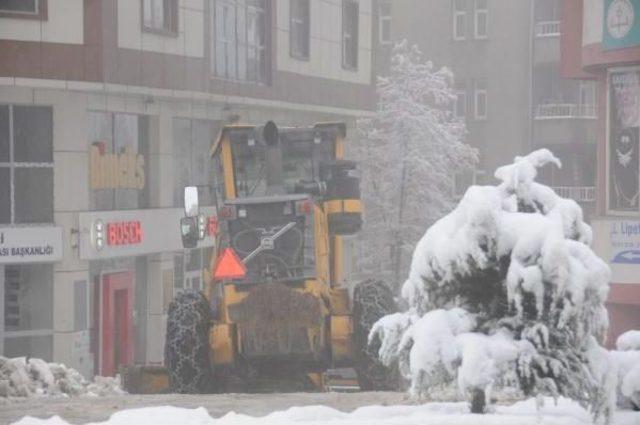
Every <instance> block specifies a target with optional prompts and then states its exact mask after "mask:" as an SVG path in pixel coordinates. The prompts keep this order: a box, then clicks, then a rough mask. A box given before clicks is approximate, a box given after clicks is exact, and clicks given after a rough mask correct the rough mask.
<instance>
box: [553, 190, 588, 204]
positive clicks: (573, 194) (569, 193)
mask: <svg viewBox="0 0 640 425" xmlns="http://www.w3.org/2000/svg"><path fill="white" fill-rule="evenodd" d="M552 189H553V190H554V192H556V193H557V194H558V196H561V197H563V198H568V199H573V200H574V201H576V202H595V201H596V188H595V187H594V186H556V187H553V188H552Z"/></svg>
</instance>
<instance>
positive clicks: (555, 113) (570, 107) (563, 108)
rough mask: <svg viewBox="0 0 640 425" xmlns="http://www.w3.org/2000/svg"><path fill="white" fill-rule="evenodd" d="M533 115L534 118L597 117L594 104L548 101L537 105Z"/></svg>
mask: <svg viewBox="0 0 640 425" xmlns="http://www.w3.org/2000/svg"><path fill="white" fill-rule="evenodd" d="M533 116H534V118H535V119H536V120H557V119H568V118H579V119H596V118H597V116H596V106H595V105H579V104H575V103H550V104H544V105H538V106H537V107H536V109H535V111H534V114H533Z"/></svg>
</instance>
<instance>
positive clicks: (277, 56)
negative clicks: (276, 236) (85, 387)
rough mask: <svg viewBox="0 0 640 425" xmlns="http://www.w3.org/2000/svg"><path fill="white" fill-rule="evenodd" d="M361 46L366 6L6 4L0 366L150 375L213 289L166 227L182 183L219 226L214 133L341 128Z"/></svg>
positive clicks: (364, 72)
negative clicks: (176, 319)
mask: <svg viewBox="0 0 640 425" xmlns="http://www.w3.org/2000/svg"><path fill="white" fill-rule="evenodd" d="M372 34H373V18H372V5H371V0H343V1H338V0H336V1H330V2H328V1H322V2H316V1H311V0H26V1H19V2H17V1H10V0H0V354H2V355H5V356H34V357H41V358H43V359H45V360H49V361H57V362H64V363H66V364H67V365H69V366H72V367H75V368H77V369H78V370H79V371H81V372H82V373H83V374H85V375H86V376H92V375H93V374H102V375H111V374H113V373H115V371H116V370H117V368H118V366H119V365H121V364H128V363H138V364H161V363H162V362H163V346H164V333H165V321H166V311H167V307H168V304H169V302H170V301H171V299H172V298H173V295H174V294H175V293H176V292H177V291H180V290H183V289H185V288H194V289H199V288H202V287H203V285H204V282H205V281H206V279H208V277H209V271H208V268H209V259H210V258H211V254H212V251H213V250H214V249H215V246H214V245H215V242H214V240H215V238H214V237H213V236H212V235H208V236H207V237H206V238H205V240H204V241H202V242H201V243H200V245H199V247H198V249H194V250H183V249H182V245H181V240H180V233H179V226H178V223H179V218H180V217H181V216H182V209H181V204H182V188H183V187H184V186H185V185H197V186H198V188H199V192H200V193H199V195H200V200H201V204H202V205H203V212H204V214H205V215H206V216H207V217H214V216H215V214H216V201H217V200H216V194H215V191H214V190H213V188H214V183H213V179H214V178H215V173H216V171H217V170H215V169H213V166H212V163H211V162H210V161H209V149H210V146H211V143H212V141H213V140H214V139H215V137H216V135H217V133H218V131H219V129H220V128H221V126H222V125H224V124H227V123H233V122H238V121H242V122H248V123H262V122H265V121H267V120H273V121H275V122H276V123H278V124H279V125H301V124H310V123H313V122H319V121H338V120H339V121H346V122H347V123H348V126H349V127H350V128H352V127H353V123H354V120H355V119H356V117H359V116H362V115H366V114H368V113H369V111H370V110H371V108H372V105H373V103H374V91H373V87H372V81H373V49H372ZM212 220H213V219H212ZM212 227H213V226H212ZM212 231H213V229H212Z"/></svg>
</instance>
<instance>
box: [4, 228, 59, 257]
mask: <svg viewBox="0 0 640 425" xmlns="http://www.w3.org/2000/svg"><path fill="white" fill-rule="evenodd" d="M61 259H62V228H61V227H0V264H9V263H14V264H15V263H50V262H54V261H59V260H61Z"/></svg>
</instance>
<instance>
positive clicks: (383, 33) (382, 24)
mask: <svg viewBox="0 0 640 425" xmlns="http://www.w3.org/2000/svg"><path fill="white" fill-rule="evenodd" d="M378 40H379V41H380V44H391V2H389V1H382V0H381V1H380V3H378Z"/></svg>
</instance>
